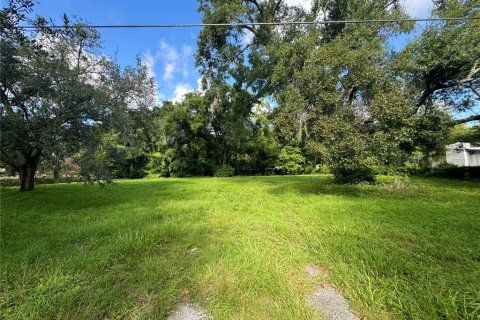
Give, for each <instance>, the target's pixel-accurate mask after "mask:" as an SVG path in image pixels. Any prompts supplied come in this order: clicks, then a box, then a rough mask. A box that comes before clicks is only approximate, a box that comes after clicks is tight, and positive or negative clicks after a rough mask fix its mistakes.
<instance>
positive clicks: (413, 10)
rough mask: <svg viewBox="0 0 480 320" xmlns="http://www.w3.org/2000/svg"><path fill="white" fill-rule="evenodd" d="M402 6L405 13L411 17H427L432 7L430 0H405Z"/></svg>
mask: <svg viewBox="0 0 480 320" xmlns="http://www.w3.org/2000/svg"><path fill="white" fill-rule="evenodd" d="M403 5H404V7H405V10H406V11H407V13H408V14H409V15H411V16H413V17H418V18H422V17H428V16H429V13H430V11H431V10H432V8H433V1H432V0H405V1H404V4H403Z"/></svg>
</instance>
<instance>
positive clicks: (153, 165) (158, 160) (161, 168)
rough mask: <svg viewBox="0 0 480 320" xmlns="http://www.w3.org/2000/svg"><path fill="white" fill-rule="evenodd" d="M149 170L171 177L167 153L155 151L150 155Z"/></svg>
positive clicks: (154, 173)
mask: <svg viewBox="0 0 480 320" xmlns="http://www.w3.org/2000/svg"><path fill="white" fill-rule="evenodd" d="M147 171H148V173H149V174H151V175H160V176H162V177H169V176H170V172H169V171H168V166H167V165H166V159H165V155H163V154H161V153H160V152H154V153H151V154H149V155H148V163H147Z"/></svg>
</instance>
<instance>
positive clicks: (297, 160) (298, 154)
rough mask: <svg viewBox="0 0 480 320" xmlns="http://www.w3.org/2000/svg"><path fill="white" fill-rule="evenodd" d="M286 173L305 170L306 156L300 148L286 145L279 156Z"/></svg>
mask: <svg viewBox="0 0 480 320" xmlns="http://www.w3.org/2000/svg"><path fill="white" fill-rule="evenodd" d="M278 159H279V162H280V165H281V167H282V169H283V173H284V174H288V175H293V174H301V173H304V172H305V157H304V156H303V155H302V151H301V150H300V148H295V147H291V146H286V147H284V148H283V149H282V151H281V152H280V155H279V157H278Z"/></svg>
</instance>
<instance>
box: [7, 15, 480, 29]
mask: <svg viewBox="0 0 480 320" xmlns="http://www.w3.org/2000/svg"><path fill="white" fill-rule="evenodd" d="M468 20H480V17H462V18H422V19H372V20H332V21H285V22H241V23H172V24H130V25H129V24H125V25H86V26H85V27H88V28H95V29H140V28H196V27H199V28H201V27H248V26H289V25H325V24H368V23H401V22H436V21H468ZM74 27H75V26H62V25H53V26H48V28H52V29H66V28H74ZM40 28H41V27H37V26H31V25H30V26H17V27H16V29H22V30H29V29H33V30H35V29H40Z"/></svg>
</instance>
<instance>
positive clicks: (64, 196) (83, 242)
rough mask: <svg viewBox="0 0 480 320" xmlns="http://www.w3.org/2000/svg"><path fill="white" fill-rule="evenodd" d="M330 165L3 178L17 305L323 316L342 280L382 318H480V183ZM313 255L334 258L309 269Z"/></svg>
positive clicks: (22, 314) (24, 308)
mask: <svg viewBox="0 0 480 320" xmlns="http://www.w3.org/2000/svg"><path fill="white" fill-rule="evenodd" d="M386 181H387V180H386V178H384V179H383V181H381V182H379V183H378V184H377V185H362V186H337V185H334V184H332V183H331V182H330V178H329V177H324V176H298V177H238V178H231V179H214V178H192V179H158V180H139V181H121V182H119V183H118V184H115V185H111V186H107V187H106V188H103V189H102V188H100V187H98V186H84V185H81V184H71V185H43V186H37V188H36V190H35V191H34V192H33V193H19V192H17V191H16V190H15V189H11V188H3V189H1V237H2V244H1V245H2V247H1V267H0V281H1V282H0V285H1V287H0V299H1V312H2V315H1V317H2V318H4V319H162V318H164V317H166V315H168V314H169V312H171V310H172V309H173V308H174V307H175V305H176V303H178V302H180V301H182V300H189V301H192V302H196V303H199V304H200V305H202V306H203V307H205V308H206V309H207V310H208V311H209V313H210V314H211V315H212V316H213V317H214V319H315V315H314V312H313V311H312V309H310V308H309V307H308V306H307V304H306V303H305V301H306V299H307V298H306V297H307V296H308V294H310V292H312V291H313V290H314V289H315V287H317V286H318V285H320V284H322V283H329V284H330V285H332V286H334V287H336V288H337V289H338V290H340V291H341V292H342V293H343V294H344V295H345V297H346V298H347V299H348V300H349V301H350V304H351V306H352V308H353V309H354V310H355V312H356V313H357V314H358V315H361V316H365V317H366V319H390V318H392V319H436V318H439V319H462V318H464V319H478V318H479V317H480V207H479V203H480V183H474V182H459V181H447V180H440V179H429V180H427V179H418V180H414V181H413V182H412V183H411V184H410V185H408V186H407V187H405V188H402V187H399V188H394V187H385V186H384V185H382V182H386ZM308 265H315V266H318V267H319V268H320V269H321V270H323V273H322V275H321V276H320V277H318V278H317V279H313V280H312V279H309V278H308V277H307V276H306V274H305V267H306V266H308Z"/></svg>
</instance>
